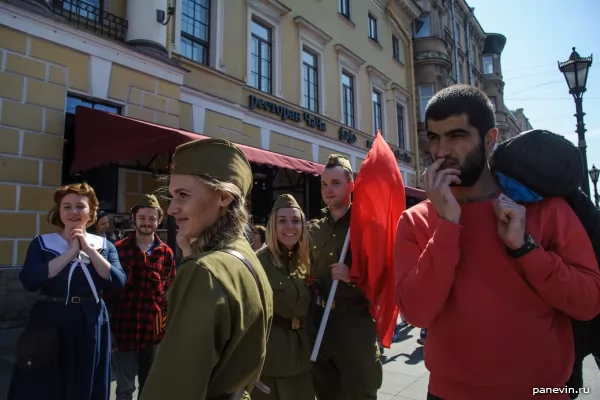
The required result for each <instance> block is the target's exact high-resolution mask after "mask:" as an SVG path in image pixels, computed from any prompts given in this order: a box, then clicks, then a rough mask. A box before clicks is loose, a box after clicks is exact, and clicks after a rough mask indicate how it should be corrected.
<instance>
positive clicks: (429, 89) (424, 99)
mask: <svg viewBox="0 0 600 400" xmlns="http://www.w3.org/2000/svg"><path fill="white" fill-rule="evenodd" d="M432 97H433V85H427V86H419V101H420V103H419V106H420V111H421V113H420V122H425V109H426V108H427V103H429V100H431V98H432Z"/></svg>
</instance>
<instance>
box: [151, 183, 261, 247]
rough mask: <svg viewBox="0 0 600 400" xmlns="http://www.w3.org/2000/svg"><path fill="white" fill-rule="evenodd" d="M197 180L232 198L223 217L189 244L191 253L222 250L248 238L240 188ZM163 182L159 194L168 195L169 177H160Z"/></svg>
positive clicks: (244, 207)
mask: <svg viewBox="0 0 600 400" xmlns="http://www.w3.org/2000/svg"><path fill="white" fill-rule="evenodd" d="M197 178H198V179H199V180H200V181H201V182H202V183H203V184H205V185H207V186H208V187H209V188H210V189H212V190H215V191H220V192H223V193H226V194H228V195H229V196H231V197H232V198H233V200H232V202H231V203H230V204H229V206H228V207H227V211H226V212H225V214H224V215H222V216H221V217H219V219H218V220H217V221H216V222H215V223H214V224H213V225H211V226H209V227H208V228H206V229H204V231H202V232H201V233H200V235H199V237H198V238H195V240H193V241H192V242H191V243H190V248H191V250H192V252H193V253H200V252H203V251H208V250H212V249H215V250H216V249H224V248H226V247H227V246H229V245H230V244H231V243H233V242H234V241H236V240H238V239H239V238H241V237H248V236H249V234H250V231H251V230H250V226H249V223H248V222H249V220H250V214H249V213H248V210H247V208H246V198H245V197H244V195H243V193H242V191H241V189H240V188H238V187H237V186H236V185H234V184H233V183H230V182H224V181H220V180H218V179H216V178H213V177H210V176H206V175H201V176H197ZM160 180H161V181H165V182H166V183H167V184H166V185H165V186H166V187H162V188H161V189H160V191H161V192H163V191H166V193H168V181H169V176H164V177H161V179H160Z"/></svg>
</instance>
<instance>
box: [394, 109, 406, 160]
mask: <svg viewBox="0 0 600 400" xmlns="http://www.w3.org/2000/svg"><path fill="white" fill-rule="evenodd" d="M396 125H397V129H398V147H400V148H401V149H404V150H405V149H406V137H405V135H404V107H402V106H401V105H400V104H398V103H396Z"/></svg>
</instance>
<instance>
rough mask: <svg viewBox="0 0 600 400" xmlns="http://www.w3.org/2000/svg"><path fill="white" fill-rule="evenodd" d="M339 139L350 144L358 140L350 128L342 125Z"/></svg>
mask: <svg viewBox="0 0 600 400" xmlns="http://www.w3.org/2000/svg"><path fill="white" fill-rule="evenodd" d="M338 139H339V140H340V141H341V142H346V143H348V144H354V143H356V140H357V138H356V134H355V133H354V132H352V131H351V130H350V129H346V128H344V127H340V130H339V131H338Z"/></svg>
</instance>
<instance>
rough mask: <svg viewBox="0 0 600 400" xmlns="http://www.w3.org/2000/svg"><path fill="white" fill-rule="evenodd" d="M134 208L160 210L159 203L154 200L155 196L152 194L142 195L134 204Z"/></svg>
mask: <svg viewBox="0 0 600 400" xmlns="http://www.w3.org/2000/svg"><path fill="white" fill-rule="evenodd" d="M135 207H151V208H161V207H160V203H159V202H158V200H156V196H154V195H153V194H143V195H142V197H140V199H139V200H138V202H137V203H136V205H135Z"/></svg>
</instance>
